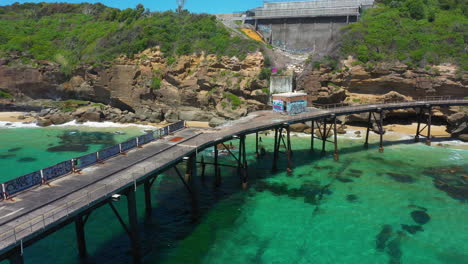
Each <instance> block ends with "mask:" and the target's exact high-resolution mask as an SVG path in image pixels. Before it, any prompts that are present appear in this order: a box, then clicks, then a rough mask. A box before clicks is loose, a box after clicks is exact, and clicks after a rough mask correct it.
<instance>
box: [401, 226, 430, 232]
mask: <svg viewBox="0 0 468 264" xmlns="http://www.w3.org/2000/svg"><path fill="white" fill-rule="evenodd" d="M401 228H403V230H405V231H406V232H408V233H410V234H416V233H417V232H419V231H424V229H423V227H422V226H420V225H405V224H401Z"/></svg>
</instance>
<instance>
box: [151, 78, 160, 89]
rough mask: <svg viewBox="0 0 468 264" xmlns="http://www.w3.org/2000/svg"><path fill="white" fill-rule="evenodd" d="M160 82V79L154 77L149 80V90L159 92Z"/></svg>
mask: <svg viewBox="0 0 468 264" xmlns="http://www.w3.org/2000/svg"><path fill="white" fill-rule="evenodd" d="M161 82H162V79H161V77H158V76H154V77H153V78H151V89H153V90H159V89H160V88H161Z"/></svg>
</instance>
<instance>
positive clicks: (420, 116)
mask: <svg viewBox="0 0 468 264" xmlns="http://www.w3.org/2000/svg"><path fill="white" fill-rule="evenodd" d="M423 113H424V112H423V108H422V107H421V108H420V109H419V113H418V114H417V119H418V126H417V127H416V136H415V137H414V142H419V135H420V134H421V119H422V115H423Z"/></svg>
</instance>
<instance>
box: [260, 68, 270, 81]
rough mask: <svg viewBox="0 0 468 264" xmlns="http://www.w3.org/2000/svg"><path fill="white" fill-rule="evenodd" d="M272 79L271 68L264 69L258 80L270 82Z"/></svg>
mask: <svg viewBox="0 0 468 264" xmlns="http://www.w3.org/2000/svg"><path fill="white" fill-rule="evenodd" d="M270 77H271V70H270V69H269V68H262V70H261V71H260V74H259V75H258V78H259V79H260V80H270Z"/></svg>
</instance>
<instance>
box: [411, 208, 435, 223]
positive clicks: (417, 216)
mask: <svg viewBox="0 0 468 264" xmlns="http://www.w3.org/2000/svg"><path fill="white" fill-rule="evenodd" d="M411 217H412V218H413V220H414V221H415V222H416V223H418V224H420V225H424V224H425V223H427V222H429V220H431V217H430V216H429V215H428V214H427V213H426V212H424V211H420V210H417V211H413V212H411Z"/></svg>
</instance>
